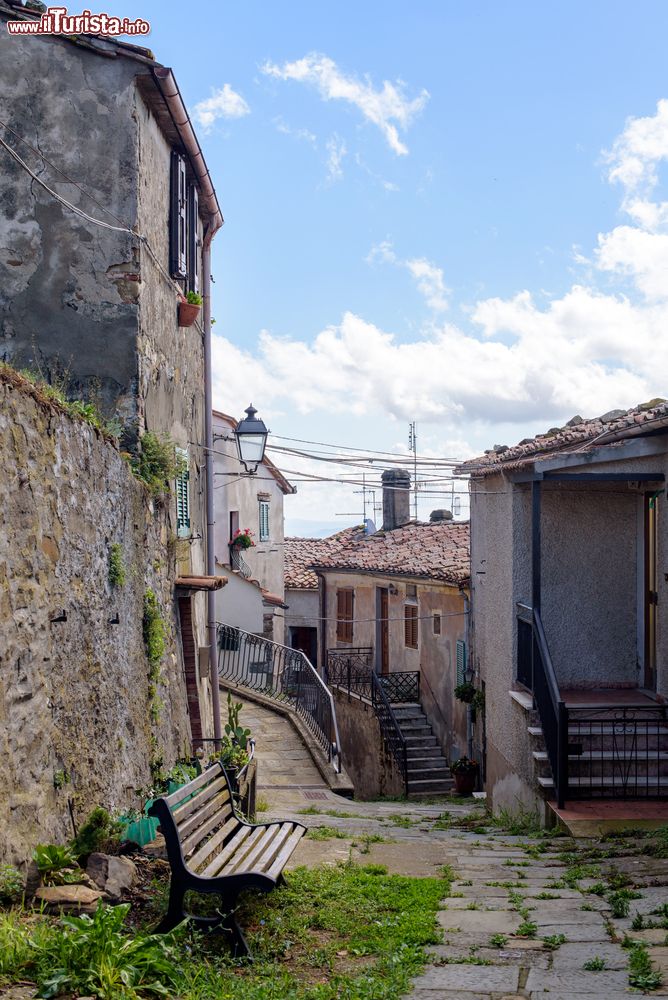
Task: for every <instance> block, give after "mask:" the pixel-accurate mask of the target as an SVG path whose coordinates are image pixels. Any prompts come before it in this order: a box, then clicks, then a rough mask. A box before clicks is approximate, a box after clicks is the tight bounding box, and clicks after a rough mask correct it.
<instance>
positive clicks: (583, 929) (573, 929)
mask: <svg viewBox="0 0 668 1000" xmlns="http://www.w3.org/2000/svg"><path fill="white" fill-rule="evenodd" d="M553 934H564V935H565V936H566V940H567V941H575V942H578V941H579V942H581V943H584V942H590V941H603V942H605V941H609V940H610V938H609V937H608V932H607V930H606V928H605V924H603V923H602V922H601V924H600V926H597V925H596V924H558V923H554V924H542V925H541V927H540V936H541V937H542V938H544V937H552V935H553Z"/></svg>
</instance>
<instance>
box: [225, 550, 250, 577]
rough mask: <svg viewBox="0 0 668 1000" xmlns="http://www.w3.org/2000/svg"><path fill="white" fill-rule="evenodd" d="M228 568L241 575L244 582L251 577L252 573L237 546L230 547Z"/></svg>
mask: <svg viewBox="0 0 668 1000" xmlns="http://www.w3.org/2000/svg"><path fill="white" fill-rule="evenodd" d="M230 566H231V568H232V569H235V570H237V572H239V573H241V575H242V576H243V578H244V579H245V580H250V578H251V576H252V575H253V571H252V569H251V568H250V566H249V565H248V563H247V562H246V560H245V559H244V557H243V556H242V554H241V549H240V548H239V546H238V545H230Z"/></svg>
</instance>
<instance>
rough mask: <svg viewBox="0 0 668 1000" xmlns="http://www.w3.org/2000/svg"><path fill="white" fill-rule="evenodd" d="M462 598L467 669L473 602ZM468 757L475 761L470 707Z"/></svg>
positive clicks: (467, 741) (467, 733)
mask: <svg viewBox="0 0 668 1000" xmlns="http://www.w3.org/2000/svg"><path fill="white" fill-rule="evenodd" d="M460 593H461V595H462V597H463V598H464V642H465V643H466V656H467V667H468V663H469V662H470V660H469V659H468V658H470V655H471V647H470V640H469V637H470V629H469V617H470V614H471V602H470V601H469V599H468V597H467V595H466V594H465V593H464V591H463V590H462V591H460ZM466 756H467V757H468V759H469V760H473V709H472V708H471V706H470V705H467V706H466Z"/></svg>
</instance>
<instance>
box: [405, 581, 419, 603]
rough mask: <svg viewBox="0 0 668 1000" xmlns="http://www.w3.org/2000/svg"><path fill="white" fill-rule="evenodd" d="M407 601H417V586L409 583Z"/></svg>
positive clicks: (407, 585)
mask: <svg viewBox="0 0 668 1000" xmlns="http://www.w3.org/2000/svg"><path fill="white" fill-rule="evenodd" d="M406 600H407V601H417V584H416V583H407V584H406Z"/></svg>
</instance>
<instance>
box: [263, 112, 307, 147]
mask: <svg viewBox="0 0 668 1000" xmlns="http://www.w3.org/2000/svg"><path fill="white" fill-rule="evenodd" d="M274 125H275V126H276V131H277V132H281V133H282V134H283V135H291V136H294V138H295V139H302V140H303V141H304V142H308V144H309V145H310V146H313V147H314V148H315V147H316V146H317V144H318V137H317V135H315V134H314V133H313V132H311V131H309V129H307V128H293V127H292V126H291V125H288V124H287V122H285V121H284V120H283V119H282V118H281V117H280V115H279V117H278V118H275V119H274Z"/></svg>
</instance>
